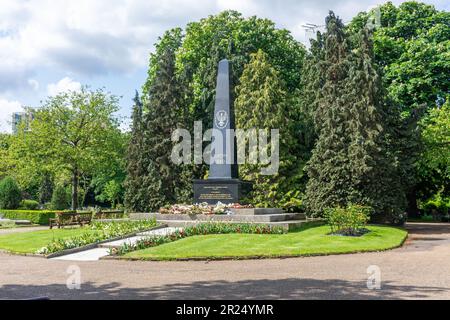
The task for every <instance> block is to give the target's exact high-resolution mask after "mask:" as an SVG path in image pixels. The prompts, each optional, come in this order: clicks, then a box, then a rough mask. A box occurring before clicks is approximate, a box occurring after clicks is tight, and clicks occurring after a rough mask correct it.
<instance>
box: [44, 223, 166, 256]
mask: <svg viewBox="0 0 450 320" xmlns="http://www.w3.org/2000/svg"><path fill="white" fill-rule="evenodd" d="M166 227H167V226H166V225H165V224H162V225H158V226H155V227H153V228H151V229H147V230H143V231H137V232H134V233H130V234H127V235H124V236H120V237H116V238H111V239H107V240H103V241H100V242H96V243H91V244H88V245H85V246H82V247H78V248H72V249H66V250H62V251H58V252H55V253H52V254H49V255H39V256H42V257H44V258H46V259H52V258H58V257H62V256H66V255H69V254H74V253H78V252H82V251H86V250H92V249H95V248H97V247H98V246H99V245H101V244H104V243H108V242H113V241H118V240H123V239H126V238H131V237H135V236H136V235H137V234H138V233H142V232H149V231H153V230H158V229H163V228H166Z"/></svg>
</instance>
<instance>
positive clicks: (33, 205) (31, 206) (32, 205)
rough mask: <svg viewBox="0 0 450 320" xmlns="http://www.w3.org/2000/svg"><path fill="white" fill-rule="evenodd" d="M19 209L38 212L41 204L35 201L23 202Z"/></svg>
mask: <svg viewBox="0 0 450 320" xmlns="http://www.w3.org/2000/svg"><path fill="white" fill-rule="evenodd" d="M19 209H21V210H37V209H39V202H37V201H34V200H22V201H21V202H20V207H19Z"/></svg>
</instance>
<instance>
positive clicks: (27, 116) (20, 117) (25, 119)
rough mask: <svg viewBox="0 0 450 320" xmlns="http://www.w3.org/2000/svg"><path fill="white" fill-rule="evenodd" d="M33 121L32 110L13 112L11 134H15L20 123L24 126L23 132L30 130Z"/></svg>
mask: <svg viewBox="0 0 450 320" xmlns="http://www.w3.org/2000/svg"><path fill="white" fill-rule="evenodd" d="M33 119H34V113H33V109H31V108H25V111H24V112H14V113H13V114H12V122H11V126H12V133H13V134H17V132H18V130H19V127H20V125H21V124H22V123H24V124H25V131H28V130H30V123H31V121H32V120H33Z"/></svg>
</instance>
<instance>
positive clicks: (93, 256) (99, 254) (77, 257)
mask: <svg viewBox="0 0 450 320" xmlns="http://www.w3.org/2000/svg"><path fill="white" fill-rule="evenodd" d="M177 229H178V228H161V229H156V230H151V231H146V232H141V233H138V234H137V235H136V236H134V237H130V238H125V239H122V240H117V241H111V242H106V243H103V244H101V245H100V246H99V248H95V249H91V250H86V251H81V252H78V253H73V254H68V255H65V256H61V257H57V258H52V260H66V261H98V260H99V259H100V258H103V257H106V256H109V251H110V249H111V248H119V247H121V246H122V245H124V244H127V245H133V244H135V243H136V242H138V241H139V240H142V239H145V238H148V237H151V236H162V235H164V236H165V235H169V234H172V233H174V232H175V231H176V230H177Z"/></svg>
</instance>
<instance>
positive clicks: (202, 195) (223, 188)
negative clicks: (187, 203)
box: [198, 185, 235, 202]
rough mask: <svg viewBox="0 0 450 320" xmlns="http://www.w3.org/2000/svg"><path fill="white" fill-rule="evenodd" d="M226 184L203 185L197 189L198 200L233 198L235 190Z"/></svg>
mask: <svg viewBox="0 0 450 320" xmlns="http://www.w3.org/2000/svg"><path fill="white" fill-rule="evenodd" d="M232 189H233V188H230V186H227V185H213V186H211V185H203V186H201V187H200V190H198V194H199V196H198V200H200V201H205V202H207V201H209V200H217V201H223V200H234V199H235V192H233V191H234V190H232Z"/></svg>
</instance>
